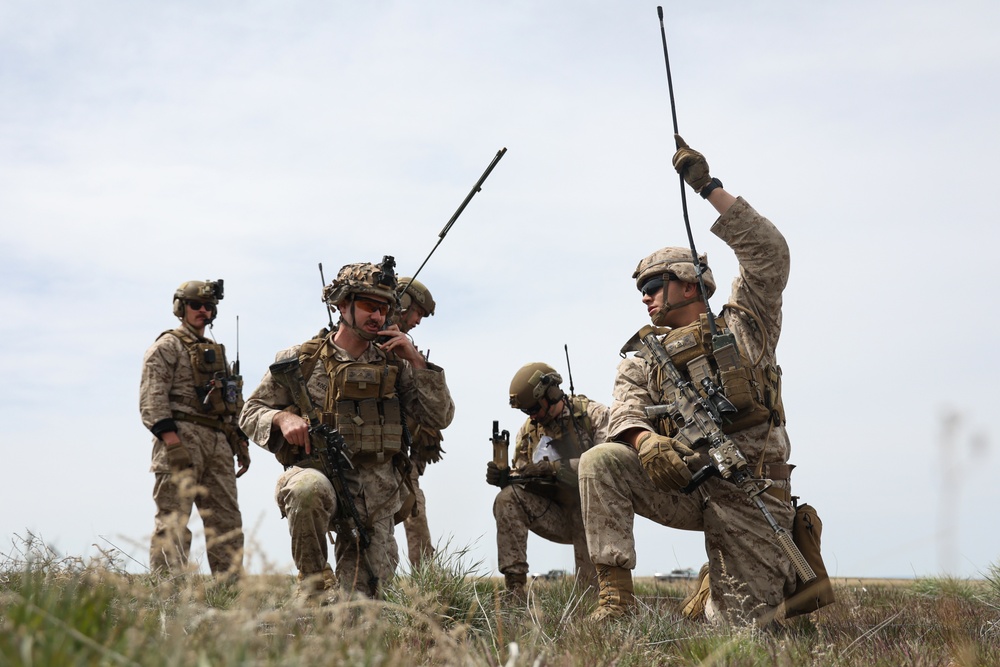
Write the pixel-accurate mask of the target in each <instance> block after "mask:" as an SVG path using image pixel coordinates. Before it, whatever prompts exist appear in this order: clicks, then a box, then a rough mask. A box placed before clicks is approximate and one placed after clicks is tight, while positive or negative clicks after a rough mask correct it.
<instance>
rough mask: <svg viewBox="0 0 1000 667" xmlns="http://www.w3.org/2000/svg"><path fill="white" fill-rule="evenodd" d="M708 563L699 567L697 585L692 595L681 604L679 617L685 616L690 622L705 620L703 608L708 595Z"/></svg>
mask: <svg viewBox="0 0 1000 667" xmlns="http://www.w3.org/2000/svg"><path fill="white" fill-rule="evenodd" d="M710 593H711V589H710V588H709V581H708V563H705V564H704V565H702V566H701V570H699V571H698V585H697V586H695V589H694V593H692V594H691V595H689V596H687V597H686V598H684V601H683V602H681V616H686V617H687V618H690V619H691V620H692V621H703V620H705V606H706V605H707V604H708V598H709V594H710Z"/></svg>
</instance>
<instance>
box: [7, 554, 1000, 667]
mask: <svg viewBox="0 0 1000 667" xmlns="http://www.w3.org/2000/svg"><path fill="white" fill-rule="evenodd" d="M442 551H443V553H444V555H443V556H441V557H439V558H438V559H437V560H436V561H434V562H433V563H430V564H428V565H426V566H425V567H423V568H421V569H420V570H418V571H416V572H413V573H411V574H409V575H406V576H399V577H397V578H396V579H394V580H393V581H392V582H390V583H389V584H388V585H387V587H386V591H385V596H384V599H383V600H380V601H371V600H359V599H347V598H344V599H341V600H340V601H338V602H336V603H335V604H332V605H330V606H326V607H320V608H311V607H310V608H301V607H296V606H293V605H291V604H290V600H291V599H292V596H293V592H294V586H293V583H294V582H293V579H292V577H289V576H286V575H263V576H253V577H247V579H246V580H245V581H244V582H241V583H240V584H239V585H230V584H226V583H222V582H215V581H213V580H212V579H210V578H207V577H203V576H200V575H188V576H184V577H178V578H173V579H161V578H157V577H153V576H150V575H133V574H129V573H127V572H125V569H124V568H123V567H122V563H121V562H120V561H119V560H118V554H117V553H116V552H115V551H114V550H110V551H108V552H105V553H104V554H102V556H101V557H100V558H97V559H94V560H92V561H90V562H84V561H83V560H81V559H79V558H74V557H66V556H61V555H59V554H56V553H54V552H52V550H50V549H48V548H47V547H46V546H45V545H44V544H42V543H41V542H39V541H38V540H37V538H34V536H31V535H28V537H27V538H16V540H15V548H14V549H12V550H11V551H10V552H9V553H8V554H7V556H6V557H5V558H4V559H3V560H2V562H0V664H3V665H8V664H9V665H185V666H186V665H221V666H228V665H309V664H345V665H354V664H357V665H421V664H424V665H445V664H446V665H505V666H511V667H513V666H515V665H618V666H622V667H625V666H628V665H720V666H721V665H768V666H770V665H778V666H796V665H823V666H826V665H833V666H840V665H842V666H855V665H857V666H861V665H864V666H865V667H869V666H871V665H886V666H888V665H892V666H894V667H895V666H897V665H912V666H915V667H925V666H926V667H931V666H941V667H945V666H949V667H950V666H954V667H971V666H979V665H983V666H985V665H997V664H1000V570H998V569H997V567H996V566H992V567H991V568H990V570H989V572H988V573H987V574H986V575H985V578H984V580H983V581H967V580H956V579H923V580H916V581H913V580H910V581H905V580H894V581H862V580H857V579H845V580H838V581H837V582H835V588H836V592H837V595H838V598H839V601H838V604H836V605H833V606H831V607H827V608H825V609H822V610H820V611H819V612H817V613H815V614H813V615H811V616H810V617H805V618H799V619H795V620H794V622H790V623H788V624H787V625H786V626H785V627H783V628H781V629H780V630H776V631H773V632H762V631H760V630H756V629H753V628H751V627H730V628H724V629H719V628H711V627H707V626H704V625H700V624H695V623H691V622H689V621H687V620H685V619H682V618H681V617H679V616H678V615H677V608H678V604H679V602H680V600H681V599H682V598H683V596H684V595H685V594H686V593H687V590H688V587H689V586H690V585H691V584H690V583H689V582H683V581H681V582H672V583H665V582H658V581H655V580H652V579H649V580H646V579H642V580H639V581H637V582H636V589H637V593H638V595H639V599H640V601H641V609H640V612H639V613H638V614H637V615H636V616H635V617H634V618H630V619H627V620H625V621H621V622H616V623H610V624H602V625H597V624H594V623H591V622H590V621H588V620H587V614H588V613H589V612H590V610H591V609H592V607H593V604H594V599H593V594H592V592H588V591H580V590H577V589H575V588H574V586H573V584H572V581H571V580H563V581H554V582H535V583H533V584H532V586H531V587H530V589H529V596H528V601H527V603H526V604H523V605H517V606H510V605H508V604H507V603H505V602H504V600H503V598H502V596H501V595H500V585H501V584H500V582H499V580H495V579H491V578H486V577H481V576H478V575H477V573H476V569H477V568H478V566H477V565H475V564H473V565H467V564H465V561H466V556H467V553H466V552H465V551H464V550H461V549H458V550H449V549H443V550H442Z"/></svg>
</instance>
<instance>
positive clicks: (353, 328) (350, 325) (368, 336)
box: [340, 299, 378, 342]
mask: <svg viewBox="0 0 1000 667" xmlns="http://www.w3.org/2000/svg"><path fill="white" fill-rule="evenodd" d="M351 320H353V321H352V322H348V321H347V320H345V319H344V317H343V315H342V316H341V317H340V321H341V322H343V323H344V324H346V325H347V327H348V328H349V329H350V330H351V331H353V332H354V333H356V334H357V335H358V336H360V337H361V338H362V339H363V340H367V341H368V342H371V341H373V340H375V339H376V338H378V334H373V333H368V332H367V331H365V330H364V329H362V328H361V327H359V326H358V325H356V324H355V323H354V322H357V320H358V316H357V313H356V312H355V311H354V300H353V299H352V300H351Z"/></svg>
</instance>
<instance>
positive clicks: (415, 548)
mask: <svg viewBox="0 0 1000 667" xmlns="http://www.w3.org/2000/svg"><path fill="white" fill-rule="evenodd" d="M412 463H413V467H412V468H410V484H411V485H412V486H413V493H414V495H415V496H416V502H415V503H414V505H413V512H412V514H410V516H408V517H407V518H406V519H404V520H403V531H404V532H405V533H406V551H407V553H408V554H409V556H410V565H411V566H412V567H414V568H417V567H420V564H421V563H422V562H423V561H424V560H425V559H427V558H430V557H432V556H433V555H434V545H433V543H432V542H431V529H430V526H429V525H428V524H427V497H426V496H425V495H424V490H423V489H421V488H420V478H421V477H422V476H423V471H424V468H425V466H426V465H427V464H426V463H424V462H423V461H419V463H418V462H412Z"/></svg>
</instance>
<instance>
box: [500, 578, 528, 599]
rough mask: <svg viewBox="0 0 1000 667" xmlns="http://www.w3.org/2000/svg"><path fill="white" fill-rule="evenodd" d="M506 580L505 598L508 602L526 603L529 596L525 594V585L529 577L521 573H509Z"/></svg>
mask: <svg viewBox="0 0 1000 667" xmlns="http://www.w3.org/2000/svg"><path fill="white" fill-rule="evenodd" d="M503 579H504V585H505V590H504V598H505V599H506V600H507V601H508V602H524V601H525V600H526V599H527V595H526V594H525V592H524V585H525V584H526V583H527V581H528V575H526V574H524V573H523V572H521V573H507V574H504V575H503Z"/></svg>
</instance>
